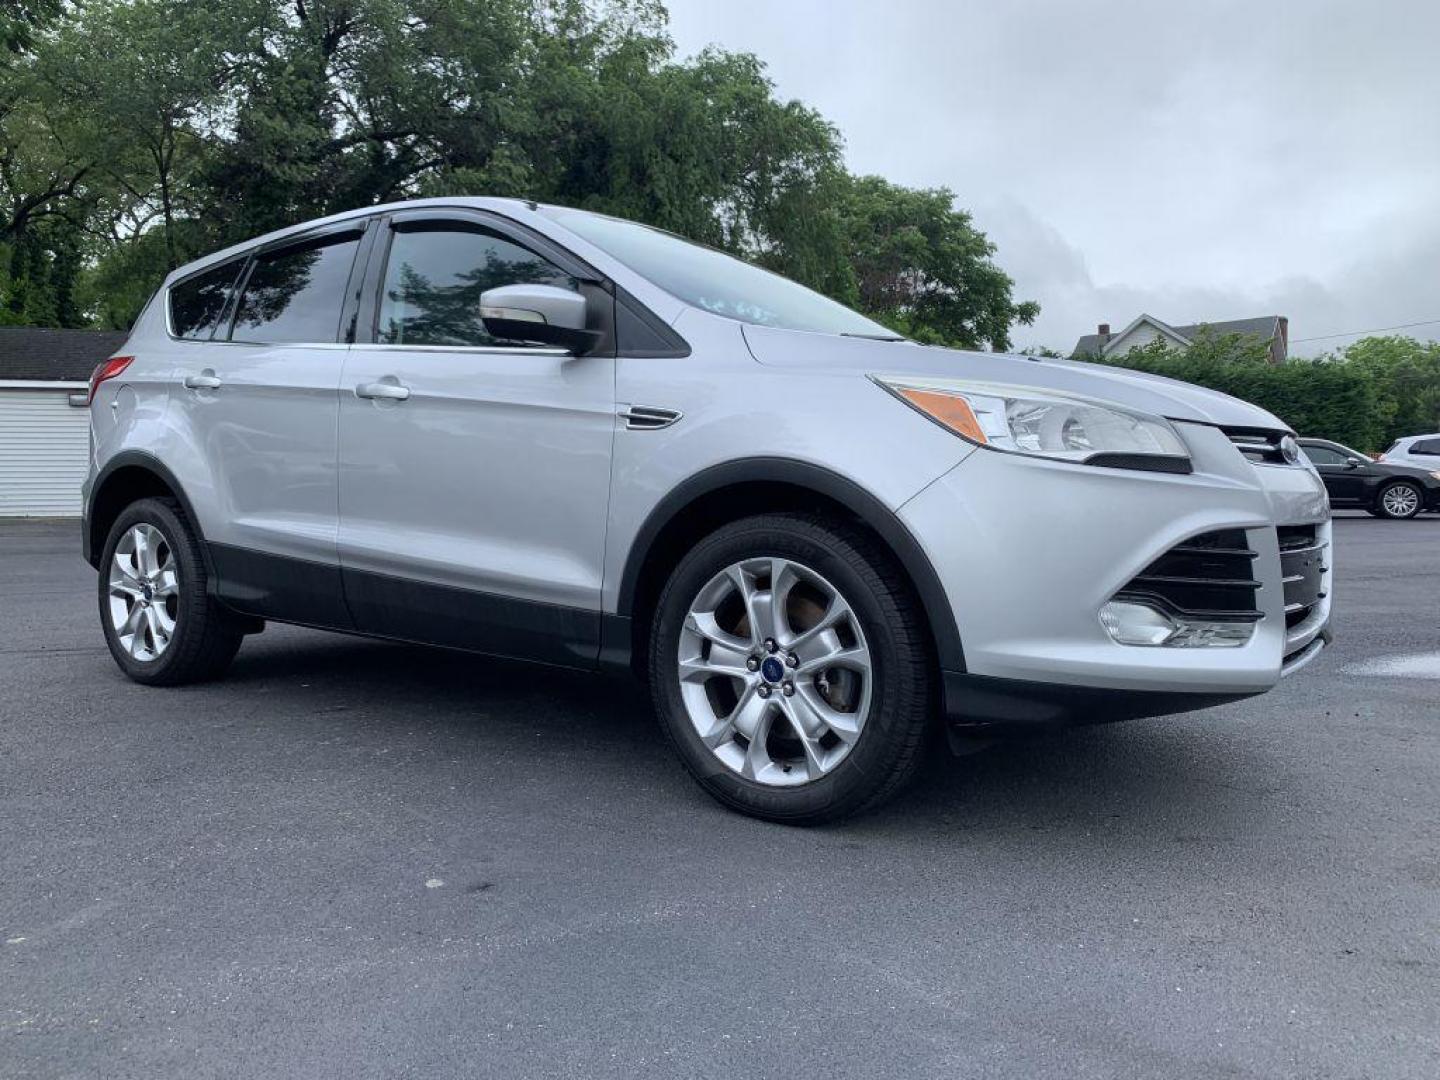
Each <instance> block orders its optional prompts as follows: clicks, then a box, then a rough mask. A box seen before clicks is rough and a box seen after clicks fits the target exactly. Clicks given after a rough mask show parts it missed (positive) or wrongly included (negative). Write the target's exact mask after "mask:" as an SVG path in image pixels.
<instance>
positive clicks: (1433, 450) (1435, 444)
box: [1410, 439, 1440, 457]
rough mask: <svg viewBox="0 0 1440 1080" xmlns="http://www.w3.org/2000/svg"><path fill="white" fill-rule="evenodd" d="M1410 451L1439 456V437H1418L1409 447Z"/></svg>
mask: <svg viewBox="0 0 1440 1080" xmlns="http://www.w3.org/2000/svg"><path fill="white" fill-rule="evenodd" d="M1410 453H1412V454H1426V455H1432V454H1433V455H1435V456H1436V457H1440V439H1420V440H1419V441H1417V442H1416V443H1415V444H1414V445H1412V446H1411V447H1410Z"/></svg>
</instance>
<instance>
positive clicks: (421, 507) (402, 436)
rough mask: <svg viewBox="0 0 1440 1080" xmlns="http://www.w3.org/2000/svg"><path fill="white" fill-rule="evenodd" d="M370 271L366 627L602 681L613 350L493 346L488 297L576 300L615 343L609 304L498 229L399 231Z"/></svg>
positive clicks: (362, 524)
mask: <svg viewBox="0 0 1440 1080" xmlns="http://www.w3.org/2000/svg"><path fill="white" fill-rule="evenodd" d="M375 252H376V255H375V257H373V258H372V259H371V265H372V270H371V273H370V275H369V279H368V280H367V283H366V286H365V296H366V299H365V301H364V303H363V305H362V308H361V319H360V324H361V325H360V329H359V331H358V333H357V342H356V344H355V345H354V347H353V348H352V349H351V350H350V352H349V354H348V355H347V357H346V361H345V373H344V379H343V385H342V389H341V394H340V411H339V448H340V473H339V505H340V534H339V548H340V558H341V563H342V566H343V574H344V582H345V594H346V599H347V601H348V603H349V606H350V610H351V613H352V614H353V616H354V619H355V623H356V625H357V627H358V628H359V629H361V630H363V631H366V632H369V633H376V634H383V635H386V636H393V637H399V638H405V639H409V640H417V641H427V642H435V643H439V644H445V645H456V646H460V647H465V648H472V649H477V650H480V651H484V652H490V653H495V654H499V655H506V656H517V657H525V658H530V659H540V660H548V661H553V662H558V663H570V664H588V663H591V662H593V661H594V658H595V653H596V650H597V647H598V634H599V623H600V616H599V612H600V586H601V570H602V565H603V556H604V548H605V520H606V509H607V506H608V500H609V487H610V452H611V443H612V441H613V439H614V434H615V361H614V356H613V353H614V349H613V347H609V348H602V349H599V350H597V351H596V352H594V353H591V354H588V355H586V356H584V357H575V356H570V355H568V354H567V353H566V352H564V351H563V350H560V349H556V348H547V347H542V346H533V345H524V344H519V343H516V342H507V341H498V340H496V339H495V338H493V337H492V336H491V335H490V334H489V333H488V332H486V330H485V327H484V324H483V323H482V322H481V320H480V294H481V293H482V292H483V291H484V290H486V289H489V288H493V287H496V286H500V285H511V284H527V283H528V284H536V283H538V284H547V285H554V286H559V287H561V288H570V289H578V290H579V291H581V292H582V293H584V294H586V296H587V299H588V301H589V304H590V306H591V311H590V315H589V316H588V317H589V318H590V319H591V320H592V325H594V326H596V327H597V328H601V329H602V330H604V331H605V340H606V341H613V334H611V333H609V326H610V324H611V321H612V316H611V312H612V311H613V298H612V297H611V296H610V294H609V293H608V292H606V291H605V290H604V289H603V288H601V287H599V286H598V285H597V284H595V283H593V282H591V281H589V280H587V279H588V278H591V277H593V273H591V272H588V271H587V270H586V268H584V267H583V266H582V265H580V264H578V263H577V262H576V261H575V260H574V259H573V257H571V256H569V255H568V253H566V252H564V251H562V250H560V249H558V248H556V247H555V246H554V245H552V244H550V243H549V242H548V241H545V240H544V239H542V238H539V237H534V236H531V235H529V234H528V233H526V232H524V231H521V230H519V229H518V227H515V226H512V225H510V224H509V223H507V222H505V221H504V220H503V219H499V218H496V217H494V216H493V215H486V214H480V213H471V212H466V211H461V210H456V211H446V212H436V211H411V212H408V213H403V214H397V215H395V216H393V217H392V218H390V219H388V220H387V221H386V222H385V223H384V227H383V230H382V232H381V233H380V234H379V235H377V237H376V241H375Z"/></svg>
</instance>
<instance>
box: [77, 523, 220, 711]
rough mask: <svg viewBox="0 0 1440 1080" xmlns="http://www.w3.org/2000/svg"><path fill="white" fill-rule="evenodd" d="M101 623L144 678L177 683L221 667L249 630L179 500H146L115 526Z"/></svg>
mask: <svg viewBox="0 0 1440 1080" xmlns="http://www.w3.org/2000/svg"><path fill="white" fill-rule="evenodd" d="M100 625H101V626H102V627H103V628H104V631H105V643H106V644H107V645H108V646H110V655H111V656H113V657H114V658H115V662H116V663H117V664H119V665H120V669H121V670H122V671H124V672H125V674H126V675H128V676H130V678H132V679H134V680H135V681H136V682H140V683H147V684H149V685H152V686H176V685H179V684H181V683H188V682H198V681H200V680H203V679H210V678H214V677H215V676H217V675H219V674H221V673H222V672H223V671H224V670H225V669H226V668H227V667H228V666H229V665H230V661H231V660H232V659H234V657H235V652H236V650H237V649H239V648H240V639H241V636H242V630H241V627H240V626H239V624H238V623H237V620H236V619H235V617H234V616H233V615H231V614H230V613H229V612H227V611H226V610H225V609H223V608H222V607H220V605H219V604H218V603H217V602H216V601H215V600H214V599H213V598H212V597H211V596H210V595H209V592H208V589H207V585H206V575H205V562H204V559H203V558H202V556H201V552H200V545H199V542H198V541H197V540H196V538H195V535H194V533H193V532H192V531H191V529H190V526H189V523H188V522H187V521H186V520H185V518H184V516H183V515H182V512H181V510H180V508H179V506H178V504H176V503H174V502H172V501H170V500H168V499H141V500H140V501H139V502H136V503H133V504H131V505H130V506H128V507H126V508H125V510H123V511H122V512H121V514H120V516H119V517H118V518H116V519H115V524H114V525H113V526H111V528H110V535H109V538H108V539H107V540H106V542H105V549H104V554H103V556H102V559H101V562H100Z"/></svg>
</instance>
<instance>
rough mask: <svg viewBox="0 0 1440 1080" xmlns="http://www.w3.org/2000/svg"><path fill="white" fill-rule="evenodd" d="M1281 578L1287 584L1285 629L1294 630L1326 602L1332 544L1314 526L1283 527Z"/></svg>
mask: <svg viewBox="0 0 1440 1080" xmlns="http://www.w3.org/2000/svg"><path fill="white" fill-rule="evenodd" d="M1276 536H1277V538H1278V540H1279V542H1280V574H1281V578H1282V580H1283V581H1284V583H1285V626H1286V628H1287V629H1292V628H1294V627H1296V626H1299V625H1300V624H1301V623H1303V622H1304V621H1305V620H1306V619H1308V618H1309V617H1310V614H1311V612H1313V611H1314V610H1315V605H1316V604H1318V603H1320V601H1321V600H1324V599H1325V573H1326V572H1327V571H1328V570H1329V569H1330V568H1329V567H1328V566H1327V565H1326V564H1325V557H1326V554H1327V553H1328V549H1329V546H1330V545H1329V544H1328V543H1326V542H1325V541H1324V540H1323V539H1321V537H1320V534H1319V532H1318V531H1317V530H1316V528H1315V526H1314V525H1281V526H1280V527H1279V528H1278V529H1276Z"/></svg>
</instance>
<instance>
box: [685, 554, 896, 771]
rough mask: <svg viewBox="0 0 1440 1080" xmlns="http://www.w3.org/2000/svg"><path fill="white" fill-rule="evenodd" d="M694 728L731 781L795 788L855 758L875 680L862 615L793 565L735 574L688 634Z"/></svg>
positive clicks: (713, 582) (694, 613)
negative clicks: (851, 756)
mask: <svg viewBox="0 0 1440 1080" xmlns="http://www.w3.org/2000/svg"><path fill="white" fill-rule="evenodd" d="M677 659H678V669H677V670H678V678H679V681H680V692H681V696H682V698H683V700H684V704H685V710H686V713H687V715H688V717H689V720H690V723H691V724H692V725H693V726H694V729H695V732H696V734H697V735H699V737H700V739H701V741H702V742H703V743H704V744H705V745H706V746H707V747H709V749H710V752H711V753H712V754H714V755H715V757H716V758H718V759H719V760H720V762H721V763H722V764H723V765H724V766H725V767H726V768H727V769H729V770H731V771H732V772H735V773H738V774H740V775H741V776H743V777H745V778H746V779H748V780H752V781H755V782H757V783H761V784H766V785H770V786H776V787H781V786H783V787H789V786H794V785H798V784H804V783H809V782H811V781H814V780H818V779H820V778H821V777H823V776H825V775H826V774H828V773H830V772H832V771H833V770H834V769H835V768H836V766H838V765H839V764H840V762H842V761H844V760H845V758H846V757H847V756H848V755H849V753H850V751H851V749H852V748H853V747H854V746H855V743H856V742H857V741H858V740H859V738H860V734H861V732H862V730H863V729H864V726H865V721H866V718H867V716H868V714H869V712H870V701H871V696H872V689H873V681H874V669H873V664H872V661H871V655H870V649H869V646H868V645H867V643H866V641H865V634H864V631H863V630H862V629H861V627H860V623H859V620H858V619H857V618H856V616H855V613H854V611H853V609H852V608H851V606H850V604H849V603H848V602H847V601H846V600H845V598H844V597H843V596H842V595H841V594H840V591H839V590H838V589H836V588H835V587H834V586H833V585H832V584H830V582H829V581H827V580H826V579H825V578H824V577H822V576H821V575H820V574H818V573H816V572H815V571H814V570H812V569H810V568H809V567H807V566H805V565H804V564H802V563H799V562H796V561H794V560H792V559H783V558H779V557H760V558H752V559H745V560H742V561H740V562H737V563H733V564H731V565H730V566H727V567H726V568H725V569H724V570H722V571H720V572H719V573H718V574H716V575H715V576H714V577H712V578H711V579H710V581H708V582H707V583H706V584H705V586H704V587H703V588H702V589H700V591H699V593H698V594H697V595H696V597H695V600H694V601H693V603H692V604H691V605H690V609H689V611H688V612H687V613H686V616H685V622H684V625H683V627H682V629H681V632H680V645H679V655H678V657H677Z"/></svg>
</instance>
